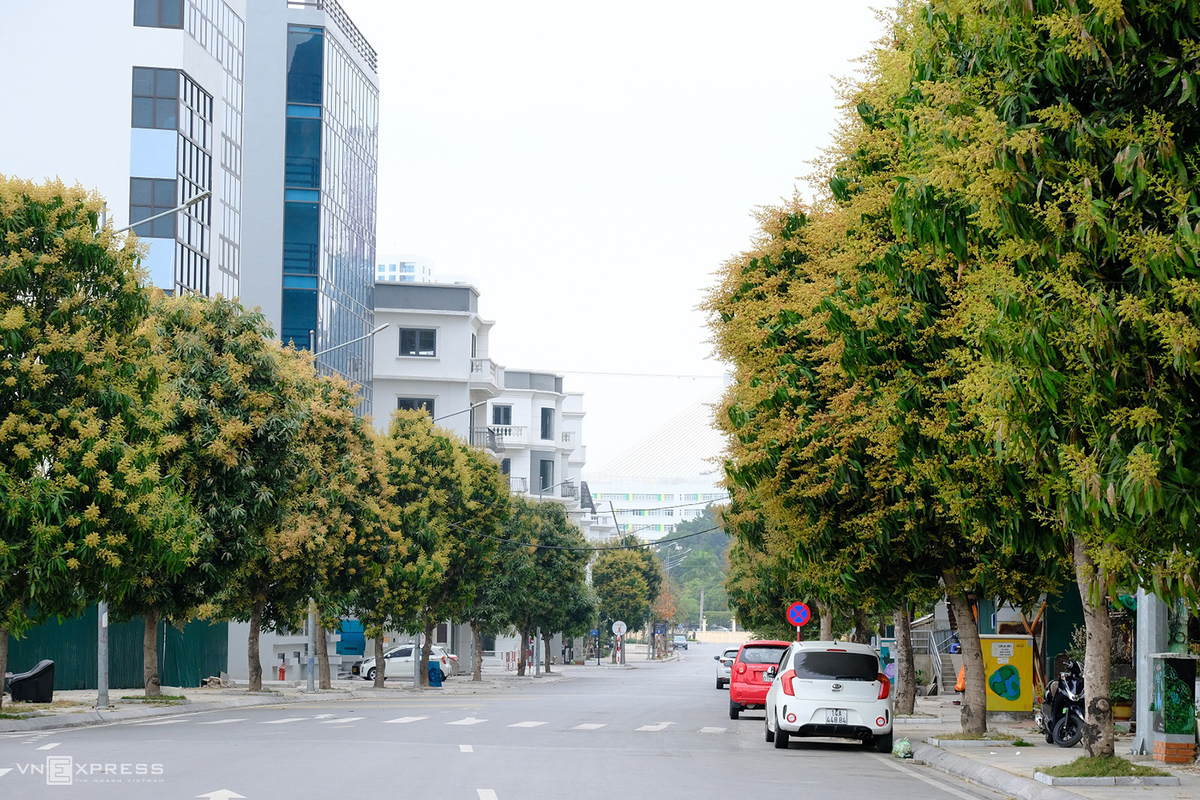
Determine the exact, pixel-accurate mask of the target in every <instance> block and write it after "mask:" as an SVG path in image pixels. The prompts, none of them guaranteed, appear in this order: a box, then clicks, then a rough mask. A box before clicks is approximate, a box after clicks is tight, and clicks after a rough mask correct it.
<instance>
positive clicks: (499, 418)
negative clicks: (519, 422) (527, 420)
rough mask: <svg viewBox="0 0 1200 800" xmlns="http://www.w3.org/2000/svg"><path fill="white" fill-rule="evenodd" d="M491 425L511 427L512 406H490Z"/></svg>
mask: <svg viewBox="0 0 1200 800" xmlns="http://www.w3.org/2000/svg"><path fill="white" fill-rule="evenodd" d="M492 424H493V425H512V406H492Z"/></svg>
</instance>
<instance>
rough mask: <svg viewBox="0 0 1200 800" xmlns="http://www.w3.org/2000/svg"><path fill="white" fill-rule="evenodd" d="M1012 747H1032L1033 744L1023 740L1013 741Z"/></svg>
mask: <svg viewBox="0 0 1200 800" xmlns="http://www.w3.org/2000/svg"><path fill="white" fill-rule="evenodd" d="M1013 747H1033V742H1027V741H1025V740H1024V739H1013Z"/></svg>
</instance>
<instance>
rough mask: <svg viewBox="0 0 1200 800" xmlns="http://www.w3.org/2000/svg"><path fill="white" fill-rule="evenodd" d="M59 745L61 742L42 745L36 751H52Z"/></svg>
mask: <svg viewBox="0 0 1200 800" xmlns="http://www.w3.org/2000/svg"><path fill="white" fill-rule="evenodd" d="M60 744H62V742H51V743H50V744H44V745H42V746H41V747H39V748H38V750H53V749H54V748H56V747H58V746H59V745H60Z"/></svg>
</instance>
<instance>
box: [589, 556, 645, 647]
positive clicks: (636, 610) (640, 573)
mask: <svg viewBox="0 0 1200 800" xmlns="http://www.w3.org/2000/svg"><path fill="white" fill-rule="evenodd" d="M592 588H593V589H594V590H595V592H596V599H597V602H598V604H599V609H598V610H599V614H600V619H601V620H602V622H603V625H602V627H605V628H607V627H609V626H611V624H612V623H613V622H615V621H617V620H621V621H623V622H626V624H627V625H628V624H629V623H630V622H633V623H634V624H638V622H639V621H640V620H644V619H646V616H647V615H648V614H649V613H650V604H651V603H652V602H654V599H653V597H652V596H651V593H650V585H649V583H648V581H647V580H646V573H645V559H644V558H643V557H642V555H641V553H639V552H638V551H636V550H629V549H615V548H610V549H605V550H602V551H601V552H600V554H599V555H598V556H597V557H596V561H595V563H594V564H593V565H592Z"/></svg>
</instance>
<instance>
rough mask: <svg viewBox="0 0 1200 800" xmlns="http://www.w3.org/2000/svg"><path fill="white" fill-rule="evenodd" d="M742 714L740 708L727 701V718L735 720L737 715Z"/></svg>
mask: <svg viewBox="0 0 1200 800" xmlns="http://www.w3.org/2000/svg"><path fill="white" fill-rule="evenodd" d="M740 713H742V707H741V706H739V705H738V704H737V703H735V702H733V701H732V700H730V701H729V718H730V719H737V718H738V714H740Z"/></svg>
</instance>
